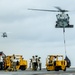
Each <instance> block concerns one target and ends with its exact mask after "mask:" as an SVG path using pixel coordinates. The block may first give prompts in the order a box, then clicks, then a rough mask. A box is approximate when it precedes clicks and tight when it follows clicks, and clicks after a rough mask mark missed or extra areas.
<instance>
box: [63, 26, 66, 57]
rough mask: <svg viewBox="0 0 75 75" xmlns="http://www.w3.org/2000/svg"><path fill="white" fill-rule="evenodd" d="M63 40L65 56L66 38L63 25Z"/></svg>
mask: <svg viewBox="0 0 75 75" xmlns="http://www.w3.org/2000/svg"><path fill="white" fill-rule="evenodd" d="M63 40H64V49H65V56H66V39H65V27H63Z"/></svg>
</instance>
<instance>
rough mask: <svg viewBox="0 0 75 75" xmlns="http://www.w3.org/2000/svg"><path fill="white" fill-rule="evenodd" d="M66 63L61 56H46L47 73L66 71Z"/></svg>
mask: <svg viewBox="0 0 75 75" xmlns="http://www.w3.org/2000/svg"><path fill="white" fill-rule="evenodd" d="M66 66H67V62H66V60H64V58H63V55H48V56H47V59H46V69H47V71H59V70H63V71H66Z"/></svg>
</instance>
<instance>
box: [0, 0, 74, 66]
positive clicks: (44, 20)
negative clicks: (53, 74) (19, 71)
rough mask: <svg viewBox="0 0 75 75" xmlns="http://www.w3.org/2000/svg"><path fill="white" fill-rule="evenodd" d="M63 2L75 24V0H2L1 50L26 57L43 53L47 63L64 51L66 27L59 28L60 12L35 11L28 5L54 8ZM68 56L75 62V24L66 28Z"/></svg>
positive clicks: (0, 20) (43, 60)
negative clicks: (53, 56)
mask: <svg viewBox="0 0 75 75" xmlns="http://www.w3.org/2000/svg"><path fill="white" fill-rule="evenodd" d="M54 6H59V7H61V8H62V9H68V10H69V11H70V12H68V14H69V16H70V24H73V25H75V0H0V32H7V34H8V37H7V38H2V37H0V51H3V52H4V53H5V54H6V55H11V54H22V55H23V57H24V59H27V60H28V61H29V59H30V58H31V57H32V56H33V55H39V56H40V57H41V60H42V65H43V67H45V62H46V57H47V55H50V54H63V55H64V56H65V50H64V43H63V30H62V29H58V28H57V29H56V28H55V24H56V14H58V13H52V12H41V11H38V12H37V11H31V10H28V8H35V9H36V8H38V9H49V10H50V9H53V10H56V9H55V8H54ZM1 35H2V34H1V33H0V36H1ZM66 50H67V56H68V57H69V58H70V59H71V62H72V66H75V60H74V56H75V28H71V29H70V28H69V29H66Z"/></svg>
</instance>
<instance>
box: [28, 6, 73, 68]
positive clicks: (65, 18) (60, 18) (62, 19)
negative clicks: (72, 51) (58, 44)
mask: <svg viewBox="0 0 75 75" xmlns="http://www.w3.org/2000/svg"><path fill="white" fill-rule="evenodd" d="M55 8H56V9H57V10H45V9H31V8H29V9H28V10H35V11H46V12H60V14H57V15H56V18H57V20H56V25H55V28H63V34H64V47H65V60H66V61H67V67H70V66H71V61H70V59H69V58H68V57H67V55H66V41H65V28H73V27H74V25H70V22H69V19H70V17H69V15H68V14H65V13H66V12H69V11H68V10H64V9H61V8H60V7H55Z"/></svg>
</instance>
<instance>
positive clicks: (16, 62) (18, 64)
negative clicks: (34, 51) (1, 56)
mask: <svg viewBox="0 0 75 75" xmlns="http://www.w3.org/2000/svg"><path fill="white" fill-rule="evenodd" d="M5 69H6V70H8V71H17V70H26V69H27V60H24V59H23V57H22V55H14V54H13V55H11V56H6V58H5Z"/></svg>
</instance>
